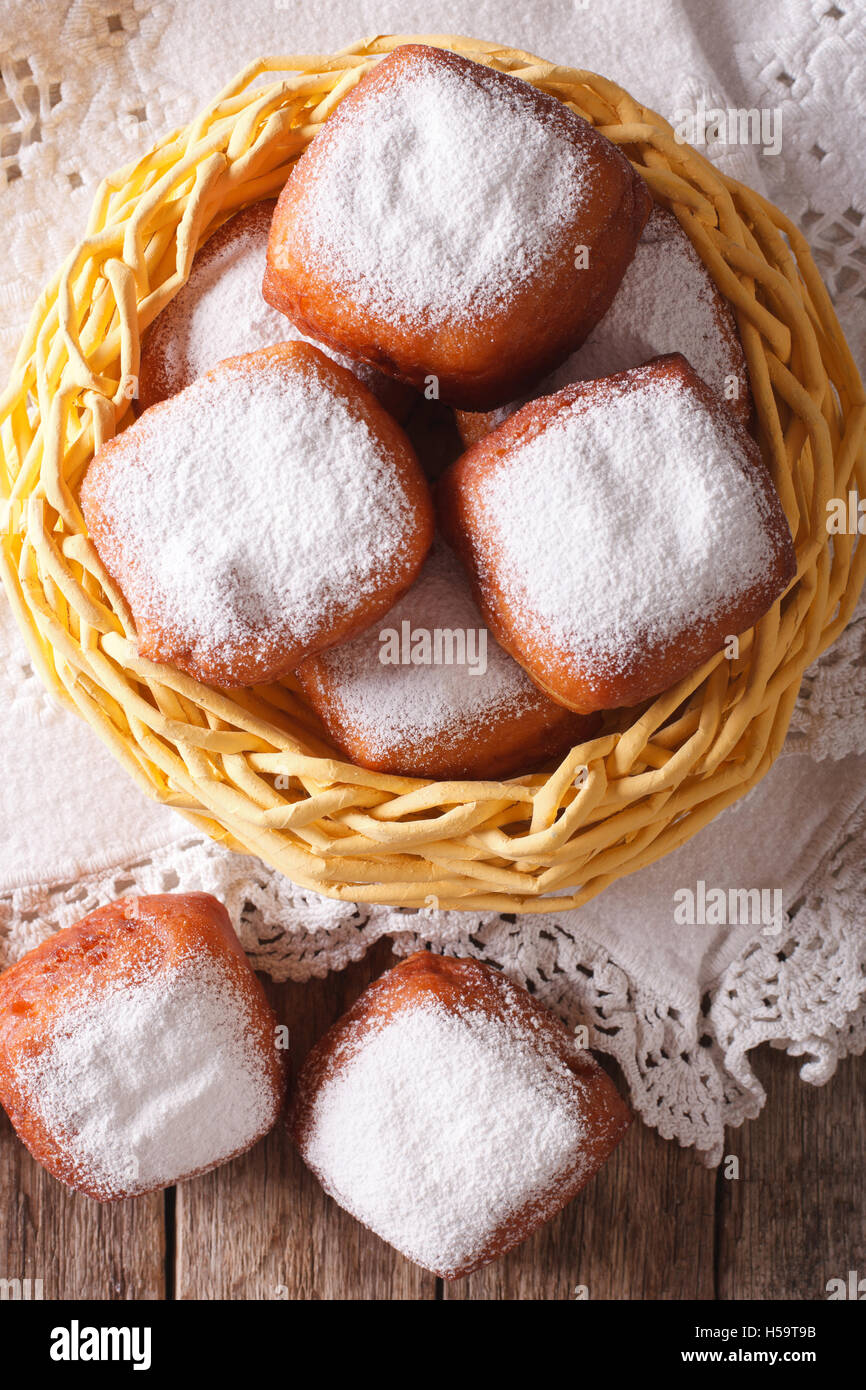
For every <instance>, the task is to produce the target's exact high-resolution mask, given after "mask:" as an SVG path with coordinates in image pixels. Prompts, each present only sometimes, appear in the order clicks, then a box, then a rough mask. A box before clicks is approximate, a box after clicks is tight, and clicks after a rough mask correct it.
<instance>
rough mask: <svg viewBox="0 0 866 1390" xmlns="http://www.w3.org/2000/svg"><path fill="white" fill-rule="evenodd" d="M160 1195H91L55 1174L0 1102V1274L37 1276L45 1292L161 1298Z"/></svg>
mask: <svg viewBox="0 0 866 1390" xmlns="http://www.w3.org/2000/svg"><path fill="white" fill-rule="evenodd" d="M165 1205H166V1200H165V1196H164V1194H163V1193H161V1192H155V1193H152V1194H150V1195H148V1196H146V1197H139V1198H137V1199H134V1200H132V1201H128V1202H108V1203H101V1202H94V1201H92V1200H91V1199H90V1198H89V1197H81V1196H79V1195H78V1194H77V1193H75V1192H70V1190H69V1189H68V1188H66V1187H64V1186H63V1185H62V1183H59V1182H56V1181H55V1179H54V1178H52V1177H50V1176H49V1175H48V1173H46V1172H45V1170H44V1169H43V1168H40V1166H39V1164H38V1163H36V1162H35V1161H34V1160H33V1159H32V1158H31V1157H30V1155H29V1153H28V1152H27V1150H26V1149H25V1148H24V1145H23V1144H21V1143H19V1141H18V1139H17V1137H16V1135H15V1131H14V1130H13V1128H12V1125H11V1124H10V1122H9V1120H8V1118H7V1117H6V1115H5V1114H4V1113H3V1111H2V1110H0V1278H5V1279H41V1280H42V1284H43V1296H44V1297H45V1298H46V1299H56V1298H70V1299H84V1298H98V1299H127V1298H144V1299H161V1298H164V1297H165V1294H166V1279H165V1239H166V1235H165Z"/></svg>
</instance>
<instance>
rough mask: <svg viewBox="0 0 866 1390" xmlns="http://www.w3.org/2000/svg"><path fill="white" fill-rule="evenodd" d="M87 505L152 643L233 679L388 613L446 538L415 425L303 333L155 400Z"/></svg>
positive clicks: (98, 540)
mask: <svg viewBox="0 0 866 1390" xmlns="http://www.w3.org/2000/svg"><path fill="white" fill-rule="evenodd" d="M81 509H82V512H83V514H84V519H85V522H86V523H87V529H88V532H89V534H90V537H91V539H92V540H93V543H94V545H95V546H96V550H97V552H98V554H99V557H100V559H101V560H102V562H103V564H104V565H105V568H106V569H107V571H108V573H109V574H110V575H111V577H112V578H113V580H114V581H115V583H116V584H117V585H118V586H119V587H120V590H121V592H122V593H123V596H124V598H125V599H126V602H127V604H128V605H129V608H130V610H131V613H132V617H133V619H134V622H135V630H136V635H137V638H138V646H139V652H140V654H141V655H142V656H144V657H147V658H149V659H150V660H152V661H161V662H170V663H172V664H173V665H175V666H177V667H179V668H180V669H181V670H182V671H186V672H187V673H188V674H189V675H191V676H194V677H195V678H196V679H197V680H200V681H203V682H204V683H205V684H208V685H216V686H222V687H232V686H239V685H257V684H263V683H265V682H267V681H274V680H278V679H279V678H280V676H285V675H288V674H289V672H290V671H293V670H294V669H295V667H296V666H297V665H298V663H299V662H300V661H302V660H303V659H304V657H306V656H309V655H310V654H311V653H313V652H316V651H320V650H322V649H323V648H325V647H327V646H330V645H331V643H332V642H339V641H344V640H346V639H347V638H349V637H351V636H353V635H354V634H355V633H356V632H360V631H362V630H363V629H364V628H365V627H367V626H368V625H369V624H370V623H372V622H375V620H376V619H377V618H378V617H380V616H381V615H382V614H383V613H385V612H387V610H388V609H389V608H390V607H391V605H392V604H393V603H394V602H395V600H396V599H397V598H399V596H400V595H401V594H402V593H403V592H404V591H405V590H406V589H407V588H408V587H409V585H410V584H411V583H412V581H413V580H414V579H415V577H416V575H417V574H418V572H419V570H420V568H421V565H422V564H423V561H424V558H425V556H426V554H427V551H428V549H429V547H430V544H431V542H432V540H433V504H432V500H431V497H430V489H429V487H428V485H427V481H426V479H425V477H424V474H423V473H422V471H421V467H420V464H419V463H418V460H417V458H416V456H415V452H414V450H413V449H412V446H411V444H410V443H409V440H408V439H407V437H406V435H405V434H404V432H403V430H402V429H401V428H400V426H399V425H398V424H397V423H396V421H394V420H393V419H392V417H391V416H390V415H389V414H388V412H387V411H386V410H385V409H384V408H383V406H382V405H381V404H380V403H379V401H377V400H376V399H375V397H374V396H373V395H372V394H371V392H370V391H368V390H367V389H366V387H364V386H363V385H362V384H361V383H360V382H359V381H358V380H357V378H356V377H355V376H354V375H353V374H352V373H351V372H350V371H348V370H347V369H346V368H345V367H342V366H340V365H339V364H338V363H337V362H333V361H331V359H330V358H329V357H326V356H325V354H324V353H323V352H320V351H319V349H318V348H316V347H313V346H311V345H310V344H309V343H300V342H293V343H279V344H277V345H276V346H274V347H269V348H261V349H259V350H258V351H256V352H250V353H246V354H245V355H243V356H241V357H231V358H228V359H227V360H226V361H224V362H220V363H219V364H218V365H217V366H216V367H214V368H212V370H210V371H208V372H206V373H205V375H204V376H201V377H197V378H196V380H195V381H193V382H192V383H191V384H190V385H189V386H187V387H186V388H185V389H184V390H182V391H180V392H178V394H177V395H176V396H172V397H170V399H168V400H164V401H160V402H159V403H158V404H156V405H153V406H151V408H150V409H149V410H146V411H145V412H144V413H143V414H142V415H141V416H140V418H139V419H138V420H137V421H136V423H135V424H134V425H131V426H130V428H129V429H126V430H124V431H123V432H122V433H121V434H119V435H116V436H115V438H114V439H110V440H109V441H108V443H106V444H104V445H103V446H102V448H101V449H100V450H99V451H98V453H97V454H96V456H95V457H94V459H93V461H92V463H91V464H90V467H89V468H88V470H87V473H86V474H85V477H84V481H83V483H82V486H81Z"/></svg>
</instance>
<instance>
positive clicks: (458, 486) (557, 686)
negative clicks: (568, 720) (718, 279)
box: [436, 353, 796, 714]
mask: <svg viewBox="0 0 866 1390" xmlns="http://www.w3.org/2000/svg"><path fill="white" fill-rule="evenodd" d="M648 372H651V373H652V374H654V375H655V376H657V377H669V378H676V377H679V378H680V379H681V380H682V381H683V382H684V383H685V384H686V386H687V387H688V389H689V390H690V391H692V392H693V393H694V394H695V396H696V397H697V398H698V400H699V401H700V402H702V403H703V405H704V406H705V407H706V409H707V410H708V411H709V412H711V413H713V414H714V415H715V416H716V417H717V418H723V419H724V420H725V421H726V422H728V423H729V425H730V428H731V429H733V430H735V431H736V436H737V439H738V440H739V442H740V445H741V447H742V450H743V452H744V454H745V456H746V459H747V466H748V473H749V476H750V478H751V480H752V481H753V482H754V485H755V486H756V488H757V489H758V490H759V491H760V493H762V494H763V496H764V498H765V499H766V502H767V508H768V510H769V513H770V514H771V517H772V520H771V522H770V524H769V528H768V539H769V549H770V559H769V561H768V568H767V571H766V574H765V575H764V576H763V577H762V578H761V579H760V580H758V581H757V582H756V583H755V584H753V585H752V586H751V587H750V588H749V589H747V590H746V591H745V592H744V593H743V594H742V595H741V596H739V597H738V598H736V599H732V600H731V601H730V603H728V604H727V605H723V606H722V609H720V611H719V612H718V613H716V614H714V615H713V616H712V617H707V619H706V620H705V621H703V622H701V623H698V624H695V625H694V626H692V627H690V628H689V629H687V630H684V631H682V632H681V633H680V634H679V636H678V638H677V640H676V641H671V642H669V643H668V644H667V645H666V646H665V647H664V648H663V649H661V650H659V649H658V647H655V646H653V645H651V644H649V643H648V642H646V641H642V640H640V639H637V638H636V641H635V645H634V647H633V649H632V651H631V653H630V659H629V662H628V664H627V666H626V667H625V668H624V669H622V670H620V671H613V670H611V669H609V668H606V667H604V666H603V665H599V666H594V665H593V663H592V659H591V657H586V654H581V655H582V657H583V659H582V660H581V661H580V662H579V663H576V662H575V656H576V654H575V653H574V652H573V651H569V650H565V649H563V648H561V647H558V646H557V645H556V644H555V642H554V641H552V640H551V638H550V637H549V635H547V634H546V633H545V632H544V631H543V629H542V627H541V626H540V625H537V626H534V627H533V625H532V624H527V621H526V617H525V615H524V617H523V619H522V620H521V618H520V617H519V616H518V615H517V614H515V612H514V611H513V609H512V605H511V603H510V601H509V599H508V596H507V594H506V592H505V589H504V587H503V584H502V582H501V580H500V579H499V578H498V577H497V569H498V567H499V560H500V559H501V556H498V555H495V554H494V559H493V561H492V563H491V562H489V561H488V563H485V564H482V563H481V558H480V546H481V545H483V546H485V547H490V551H489V552H488V553H491V552H492V551H493V549H494V547H493V542H492V541H491V539H490V537H489V535H488V534H487V529H486V526H485V523H484V520H483V507H482V506H481V502H480V496H481V488H482V483H483V481H484V480H485V479H486V478H487V477H488V476H489V475H490V474H491V473H492V472H493V471H494V470H496V469H499V468H502V467H507V465H508V461H509V458H510V457H511V455H512V453H513V452H514V451H516V450H518V449H519V448H520V447H521V446H523V445H525V444H527V443H529V441H530V440H532V439H534V438H536V437H537V436H538V435H539V434H542V433H543V432H544V431H545V430H547V429H548V428H549V427H550V426H551V425H552V424H554V422H555V421H556V420H557V417H559V416H561V415H563V414H564V413H573V412H575V411H578V412H583V411H586V410H587V409H589V408H590V407H591V406H592V405H593V404H594V403H595V402H597V401H598V400H599V399H600V398H602V399H603V397H604V395H605V394H606V393H607V392H609V390H610V387H611V385H612V384H613V385H616V384H619V383H626V382H627V383H628V387H627V389H629V390H640V389H642V387H643V386H644V385H645V384H646V376H647V373H648ZM436 496H437V507H438V512H439V519H440V523H441V526H442V529H443V532H444V534H445V536H446V537H447V538H448V540H449V542H450V543H451V545H452V546H453V547H454V549H455V550H456V552H457V554H458V556H459V557H460V559H461V561H462V563H463V565H464V566H465V568H466V570H467V572H468V574H469V576H470V580H471V582H472V586H473V590H474V593H475V596H476V600H477V602H478V605H479V607H480V609H481V612H482V614H483V616H484V619H485V621H486V622H487V624H488V625H489V627H490V628H491V630H492V631H493V632H494V634H495V635H496V637H497V639H498V641H499V642H501V644H502V646H503V647H505V649H506V651H508V652H510V653H511V655H512V656H513V657H514V659H515V660H516V661H518V662H519V663H520V665H521V666H523V668H524V669H525V670H526V672H527V673H528V674H529V675H530V676H531V678H532V679H533V680H534V681H535V683H536V685H538V686H539V688H540V689H541V690H544V691H545V693H546V694H548V695H549V696H550V697H551V699H553V700H556V701H557V702H558V703H560V704H562V705H564V706H566V707H567V708H569V709H572V710H575V711H577V712H578V713H582V714H589V713H591V712H592V711H593V710H600V709H615V708H618V707H620V706H631V705H637V704H640V703H641V702H642V701H643V700H646V699H649V698H651V697H652V696H654V695H657V694H659V693H660V692H661V691H663V690H667V689H669V688H670V686H672V685H674V684H675V683H676V682H677V681H678V680H680V679H681V678H682V677H683V676H686V675H688V673H689V672H690V671H693V670H695V669H696V668H697V667H698V666H700V665H701V664H702V663H703V662H704V661H706V660H707V659H708V658H709V657H711V656H712V655H713V654H714V653H715V652H717V651H719V649H720V648H721V647H722V646H723V644H724V642H725V640H726V639H727V638H728V637H729V636H731V635H735V634H740V633H743V632H745V631H746V630H747V629H748V628H750V627H752V626H753V625H754V624H755V623H756V622H757V621H758V619H759V618H760V617H762V615H763V614H764V613H766V611H767V609H768V608H770V607H771V606H772V604H773V603H774V602H775V601H776V599H777V598H778V597H779V596H780V594H782V593H783V592H784V591H785V589H786V588H787V587H788V585H789V584H790V582H791V580H792V579H793V577H794V574H795V572H796V558H795V554H794V547H793V542H792V540H791V533H790V531H789V529H788V525H787V522H786V520H785V516H784V513H783V512H782V508H781V504H780V502H779V498H778V495H777V493H776V490H775V488H774V486H773V483H772V480H771V478H770V475H769V472H768V470H767V468H766V466H765V464H764V462H763V459H762V458H761V455H760V452H759V450H758V447H757V445H756V444H755V441H754V440H753V439H752V437H751V436H750V435H749V434H748V433H747V432H746V431H745V430H744V429H743V428H742V427H741V426H740V425H739V424H737V422H736V421H735V420H733V419H732V418H731V415H730V412H728V411H727V409H726V407H725V406H724V405H722V403H721V402H720V401H719V399H718V397H717V396H716V395H715V393H714V392H713V391H712V390H711V389H710V387H709V386H707V385H706V383H705V382H704V381H702V380H701V378H700V377H699V376H698V375H697V374H696V373H695V372H694V371H693V370H692V368H691V367H690V366H689V364H688V362H686V360H685V358H684V357H682V356H681V355H680V354H678V353H674V354H671V355H669V356H664V357H658V358H655V359H653V361H652V362H650V363H647V364H645V366H644V367H642V368H640V369H638V370H636V371H628V372H619V373H616V374H615V375H613V376H610V377H604V378H600V379H599V380H597V381H580V382H575V383H574V384H573V385H571V386H566V387H565V388H564V389H563V390H562V391H558V392H556V394H555V395H552V396H543V397H540V398H539V399H538V400H536V401H532V402H530V403H529V404H528V405H526V406H524V407H523V408H522V409H521V410H518V411H517V413H516V414H514V415H512V416H511V417H510V418H509V419H508V420H506V421H505V423H504V424H502V425H500V426H499V428H498V429H496V430H494V431H493V432H492V433H491V434H488V435H486V436H485V437H484V438H483V439H481V440H480V441H479V442H478V443H477V444H474V445H473V446H472V447H471V448H470V449H468V450H467V451H466V453H465V454H463V455H461V457H460V458H459V459H458V460H457V461H456V463H454V464H453V465H452V466H451V468H450V469H449V470H448V471H447V472H446V473H445V474H443V476H442V478H441V479H440V480H439V483H438V484H437V492H436ZM628 563H633V564H637V565H639V564H640V556H639V555H637V556H634V557H629V559H628Z"/></svg>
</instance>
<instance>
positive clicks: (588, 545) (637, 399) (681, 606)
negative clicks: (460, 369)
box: [477, 367, 777, 673]
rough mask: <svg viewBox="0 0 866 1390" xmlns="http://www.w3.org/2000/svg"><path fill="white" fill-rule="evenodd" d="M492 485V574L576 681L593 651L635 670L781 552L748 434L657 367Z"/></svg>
mask: <svg viewBox="0 0 866 1390" xmlns="http://www.w3.org/2000/svg"><path fill="white" fill-rule="evenodd" d="M636 382H639V383H640V385H641V389H634V388H635V383H636ZM478 486H479V508H480V516H481V518H482V521H481V524H480V533H481V534H480V538H479V539H478V542H477V544H478V547H479V556H480V563H481V568H482V570H485V569H486V570H487V572H488V573H490V574H494V573H495V576H496V580H497V582H498V583H499V584H500V585H501V587H502V590H503V592H504V594H505V596H506V598H507V601H508V604H509V606H510V607H511V609H512V610H513V612H514V613H515V614H516V615H517V620H518V621H520V622H521V623H524V624H526V625H528V626H529V627H531V628H534V629H536V630H537V629H538V628H540V629H541V630H542V631H543V632H544V633H545V635H546V637H547V638H548V639H549V640H550V641H551V642H552V643H553V644H554V645H555V646H556V648H557V650H558V651H560V652H563V651H564V652H572V653H573V654H574V655H573V658H572V666H573V669H574V670H575V671H579V670H580V669H581V667H582V665H583V664H584V663H585V662H586V661H587V659H588V658H589V657H591V660H592V662H593V664H594V665H595V666H596V667H601V668H602V669H604V670H605V671H608V672H614V673H617V672H620V671H623V670H625V669H628V667H629V666H630V663H631V661H632V660H633V655H634V651H635V649H636V647H638V646H649V647H651V648H652V649H654V650H655V651H656V652H657V653H658V652H664V651H665V650H666V649H667V648H668V647H669V646H670V645H671V644H673V643H675V642H676V641H677V638H678V637H680V636H681V635H682V634H683V633H684V632H685V631H687V630H688V629H690V628H691V627H693V626H698V627H700V626H702V625H703V624H705V623H707V622H712V620H713V619H714V617H716V616H717V615H718V614H719V613H720V612H723V611H726V610H727V609H728V608H729V607H730V606H731V605H732V604H736V602H737V601H738V599H739V598H740V597H741V596H743V595H745V594H747V593H748V592H749V591H750V590H751V589H752V588H753V587H754V586H755V585H756V584H759V583H760V582H761V581H762V580H763V579H764V578H765V577H766V575H767V574H768V572H769V571H770V569H771V567H772V563H773V560H774V557H775V552H776V542H777V532H776V526H777V520H776V516H775V513H774V511H773V508H772V505H771V501H770V498H769V496H768V493H767V491H766V489H765V488H763V487H761V486H760V485H759V481H758V478H757V477H756V474H755V464H754V462H753V459H752V457H751V456H750V454H749V452H748V440H747V437H746V436H745V435H744V434H743V433H742V432H741V431H740V430H738V428H737V427H736V426H735V424H734V423H733V421H732V420H731V419H729V418H728V416H727V414H726V413H725V412H724V411H722V410H721V409H719V410H716V411H713V410H710V409H708V407H707V405H706V403H705V402H704V400H703V399H702V398H701V397H700V396H699V395H698V394H696V393H695V392H694V391H693V390H691V389H690V388H689V386H688V383H687V382H686V381H684V380H683V378H682V377H681V376H680V375H672V376H665V375H664V374H663V373H661V372H658V371H654V370H653V368H652V367H648V368H645V369H638V370H637V371H635V372H628V373H624V374H623V375H622V376H619V377H614V378H611V379H609V380H606V381H603V382H600V383H599V384H598V390H597V392H596V393H595V394H594V395H592V396H590V397H586V396H581V397H580V398H579V399H578V400H577V401H576V402H574V403H572V404H571V406H570V407H569V408H568V409H565V410H563V411H561V412H560V413H559V414H557V416H556V417H555V418H554V419H553V420H552V422H551V423H550V424H549V426H548V427H547V428H546V429H544V430H543V431H541V432H539V433H536V434H535V436H534V437H532V438H530V439H529V440H528V441H527V442H525V443H518V444H516V445H515V446H514V447H513V450H512V451H511V453H510V455H509V456H508V458H507V460H506V461H504V463H503V466H501V467H499V468H496V469H493V470H491V471H489V472H488V473H486V474H485V475H484V477H483V478H482V479H481V480H480V482H479V485H478Z"/></svg>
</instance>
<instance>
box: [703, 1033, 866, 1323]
mask: <svg viewBox="0 0 866 1390" xmlns="http://www.w3.org/2000/svg"><path fill="white" fill-rule="evenodd" d="M754 1062H755V1069H756V1071H757V1072H758V1074H759V1076H760V1078H761V1081H762V1083H763V1085H764V1086H765V1088H766V1091H767V1104H766V1106H765V1108H764V1109H763V1110H762V1112H761V1114H760V1115H759V1116H758V1118H757V1119H756V1120H754V1121H752V1122H751V1123H747V1124H745V1125H743V1127H742V1128H741V1129H739V1130H733V1131H729V1134H728V1140H727V1145H726V1148H727V1152H728V1153H730V1154H733V1155H735V1156H736V1157H737V1158H739V1163H740V1175H739V1178H738V1179H736V1180H727V1179H725V1177H724V1175H723V1169H720V1170H719V1172H720V1175H719V1196H718V1223H717V1224H718V1244H717V1279H716V1294H717V1297H719V1298H722V1299H743V1298H758V1299H765V1298H790V1299H809V1300H811V1299H824V1298H826V1297H827V1290H826V1286H827V1281H828V1279H832V1278H837V1277H838V1278H846V1277H847V1273H848V1271H849V1270H851V1269H856V1270H858V1271H859V1273H860V1277H861V1278H862V1277H866V1181H864V1166H866V1165H864V1151H866V1057H859V1058H855V1057H849V1058H847V1059H846V1060H845V1061H843V1062H840V1063H839V1067H838V1069H837V1071H836V1074H835V1076H833V1077H832V1078H831V1080H830V1081H829V1082H828V1083H827V1085H826V1086H823V1087H817V1088H816V1087H813V1086H807V1085H804V1084H803V1082H802V1081H801V1080H800V1078H799V1076H798V1070H799V1067H800V1065H801V1064H802V1062H801V1059H794V1058H791V1057H787V1056H786V1055H785V1054H784V1053H780V1052H776V1051H774V1050H772V1049H770V1048H761V1049H760V1051H758V1052H757V1053H755V1055H754Z"/></svg>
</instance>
